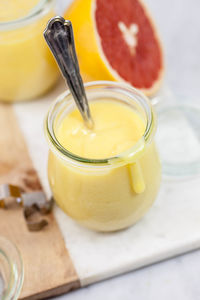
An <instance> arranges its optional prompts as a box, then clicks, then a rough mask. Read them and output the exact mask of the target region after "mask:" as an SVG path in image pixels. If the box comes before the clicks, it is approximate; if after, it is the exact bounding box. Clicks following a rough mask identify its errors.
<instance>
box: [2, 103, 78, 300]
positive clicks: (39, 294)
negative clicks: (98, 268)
mask: <svg viewBox="0 0 200 300" xmlns="http://www.w3.org/2000/svg"><path fill="white" fill-rule="evenodd" d="M2 183H10V184H15V185H19V186H20V187H21V188H22V189H23V190H24V191H26V192H29V191H35V190H39V189H41V185H40V182H39V179H38V176H37V173H36V171H35V170H34V168H33V164H32V161H31V159H30V156H29V153H28V150H27V147H26V143H25V141H24V138H23V135H22V133H21V130H20V128H19V125H18V122H17V119H16V116H15V113H14V111H13V108H12V106H11V105H8V104H0V184H2ZM47 219H48V221H49V224H48V226H46V227H45V228H44V229H43V230H42V231H40V232H29V231H28V229H27V227H26V223H25V220H24V217H23V213H22V208H20V207H12V208H9V209H0V235H3V236H5V237H7V238H9V239H10V240H11V241H13V242H14V243H15V244H16V245H17V247H18V248H19V250H20V252H21V255H22V259H23V263H24V271H25V277H24V284H23V288H22V292H21V295H20V299H29V300H33V299H43V298H49V297H52V296H54V295H59V294H62V293H66V292H68V291H69V290H72V289H76V288H79V287H80V281H79V278H78V275H77V273H76V271H75V268H74V266H73V263H72V260H71V258H70V256H69V253H68V251H67V249H66V247H65V243H64V240H63V237H62V235H61V232H60V230H59V228H58V225H57V223H56V221H55V219H54V216H53V214H50V215H48V216H47Z"/></svg>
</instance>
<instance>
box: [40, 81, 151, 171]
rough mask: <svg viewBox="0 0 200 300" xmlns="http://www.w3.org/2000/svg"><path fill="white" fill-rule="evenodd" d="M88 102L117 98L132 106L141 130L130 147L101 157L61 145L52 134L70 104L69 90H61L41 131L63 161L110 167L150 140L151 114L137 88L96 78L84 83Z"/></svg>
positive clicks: (127, 160)
mask: <svg viewBox="0 0 200 300" xmlns="http://www.w3.org/2000/svg"><path fill="white" fill-rule="evenodd" d="M85 89H86V93H87V97H88V100H89V102H91V101H97V100H98V99H102V98H106V99H109V98H110V99H112V100H115V101H119V102H121V103H124V104H127V105H129V106H130V107H132V108H133V107H134V109H135V110H137V111H138V113H139V114H140V115H141V116H142V118H143V120H144V122H145V132H144V134H143V136H142V137H141V138H140V140H139V141H138V142H137V143H136V144H134V145H133V146H132V147H131V148H130V149H128V150H126V151H124V152H122V153H119V155H116V156H113V157H108V158H105V159H90V158H84V157H80V156H77V155H75V154H74V153H71V152H70V151H68V150H67V149H65V148H64V147H63V146H62V145H61V144H60V143H59V141H58V139H57V137H56V128H58V126H59V124H60V123H61V121H62V119H63V118H64V116H66V115H67V113H69V111H70V110H72V108H73V107H74V101H73V99H72V95H71V94H70V92H69V91H67V92H65V93H63V94H62V95H61V96H59V97H58V99H57V100H56V101H55V102H54V103H53V104H52V106H51V107H50V110H49V112H48V114H47V117H46V122H45V132H46V137H47V141H48V143H49V146H50V149H51V151H52V152H53V153H54V154H55V155H56V156H58V157H59V158H61V159H62V160H64V161H65V162H66V163H70V164H73V165H76V166H77V167H91V166H96V167H98V168H102V167H104V168H105V167H108V166H110V167H114V166H119V165H124V164H127V163H131V162H134V160H136V159H137V158H138V156H139V155H140V154H142V153H143V152H144V150H145V148H146V146H147V145H148V144H149V143H151V141H152V138H153V136H154V133H155V129H156V122H155V115H154V112H153V109H152V106H151V104H150V102H149V100H148V99H147V98H146V97H145V96H144V95H143V94H141V93H140V92H139V91H138V90H136V89H134V88H132V87H130V86H127V85H125V84H122V83H117V82H110V81H96V82H89V83H86V84H85Z"/></svg>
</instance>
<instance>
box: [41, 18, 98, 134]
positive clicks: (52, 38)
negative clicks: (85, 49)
mask: <svg viewBox="0 0 200 300" xmlns="http://www.w3.org/2000/svg"><path fill="white" fill-rule="evenodd" d="M44 37H45V40H46V42H47V44H48V46H49V48H50V50H51V52H52V53H53V55H54V57H55V59H56V61H57V63H58V66H59V69H60V71H61V73H62V75H63V77H64V79H65V80H66V83H67V85H68V87H69V89H70V91H71V93H72V96H73V98H74V100H75V102H76V105H77V107H78V109H79V111H80V113H81V116H82V118H83V120H84V122H85V125H86V126H87V127H88V128H89V129H92V127H93V125H94V123H93V120H92V117H91V113H90V108H89V104H88V99H87V97H86V92H85V89H84V85H83V80H82V78H81V75H80V71H79V64H78V59H77V56H76V50H75V44H74V35H73V29H72V23H71V22H70V21H68V20H65V19H64V18H63V17H60V16H56V17H54V18H52V19H51V20H50V21H49V22H48V24H47V27H46V29H45V31H44Z"/></svg>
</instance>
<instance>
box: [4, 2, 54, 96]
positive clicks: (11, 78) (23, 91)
mask: <svg viewBox="0 0 200 300" xmlns="http://www.w3.org/2000/svg"><path fill="white" fill-rule="evenodd" d="M38 2H39V0H10V1H8V0H2V1H1V2H0V66H1V67H0V82H1V84H0V100H1V101H6V102H8V101H9V102H10V101H23V100H29V99H33V98H35V97H37V96H39V95H41V94H43V93H44V92H46V91H47V90H48V89H50V88H51V87H52V85H53V84H54V83H55V82H56V80H57V78H58V74H59V72H58V68H57V66H56V63H55V61H54V58H53V56H52V54H51V53H50V51H49V49H48V47H47V45H46V43H45V41H44V37H43V31H44V29H45V27H46V24H47V22H48V20H49V19H50V18H51V17H53V16H54V14H55V13H54V10H53V8H52V9H49V11H48V13H45V14H44V15H42V16H38V17H37V18H35V19H34V20H31V21H30V22H28V23H26V24H25V23H24V25H23V26H20V25H19V24H20V23H18V25H19V26H18V25H15V27H14V28H11V29H9V27H7V29H5V28H6V27H5V26H4V27H3V25H2V24H1V22H6V21H13V20H17V19H20V18H23V17H25V16H27V15H29V14H30V13H31V11H32V10H33V9H35V5H37V4H38Z"/></svg>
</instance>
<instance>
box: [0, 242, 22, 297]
mask: <svg viewBox="0 0 200 300" xmlns="http://www.w3.org/2000/svg"><path fill="white" fill-rule="evenodd" d="M1 243H2V244H3V246H2V245H1ZM0 255H2V256H3V257H4V258H5V260H6V261H7V264H8V267H9V281H8V288H7V290H6V292H5V295H4V297H3V299H5V300H6V299H18V297H19V294H20V291H21V288H22V284H23V280H24V268H23V261H22V257H21V254H20V252H19V250H18V248H17V247H16V245H15V244H13V243H12V242H11V241H10V240H8V239H7V238H5V237H4V236H0Z"/></svg>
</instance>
